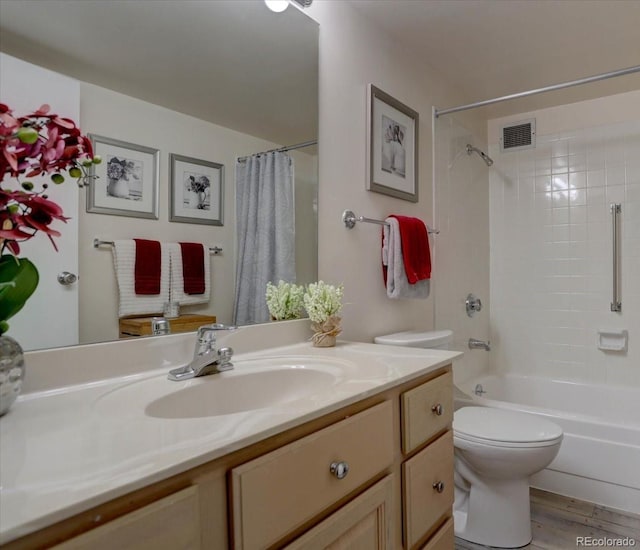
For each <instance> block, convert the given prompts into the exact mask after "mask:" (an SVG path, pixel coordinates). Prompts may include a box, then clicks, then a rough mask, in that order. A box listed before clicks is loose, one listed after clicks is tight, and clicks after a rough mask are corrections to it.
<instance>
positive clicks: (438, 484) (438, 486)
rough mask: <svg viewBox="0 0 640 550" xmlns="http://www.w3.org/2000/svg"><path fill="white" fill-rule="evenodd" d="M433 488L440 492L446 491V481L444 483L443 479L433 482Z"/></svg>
mask: <svg viewBox="0 0 640 550" xmlns="http://www.w3.org/2000/svg"><path fill="white" fill-rule="evenodd" d="M433 488H434V489H435V490H436V491H437V492H438V493H442V492H443V491H444V483H442V481H436V482H435V483H434V484H433Z"/></svg>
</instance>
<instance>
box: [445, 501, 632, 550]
mask: <svg viewBox="0 0 640 550" xmlns="http://www.w3.org/2000/svg"><path fill="white" fill-rule="evenodd" d="M531 531H532V532H533V540H532V541H531V544H529V545H527V546H525V547H524V548H525V549H528V550H572V549H578V548H587V549H588V548H594V549H597V550H599V549H603V548H625V547H623V546H615V542H614V543H613V545H610V546H591V547H588V546H585V545H578V544H577V537H593V538H597V539H613V540H614V541H615V540H616V539H624V538H626V537H629V538H630V539H633V540H634V541H635V545H633V546H632V544H633V543H631V544H629V545H628V546H626V548H635V549H636V550H640V514H632V513H630V512H622V511H619V510H613V509H611V508H607V507H605V506H599V505H597V504H592V503H590V502H584V501H582V500H576V499H574V498H569V497H563V496H560V495H555V494H553V493H547V492H545V491H540V490H538V489H531ZM618 544H620V543H618ZM455 548H456V550H481V549H484V548H487V547H486V546H481V545H479V544H473V543H471V542H467V541H464V540H461V539H458V538H456V546H455Z"/></svg>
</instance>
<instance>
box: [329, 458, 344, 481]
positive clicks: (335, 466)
mask: <svg viewBox="0 0 640 550" xmlns="http://www.w3.org/2000/svg"><path fill="white" fill-rule="evenodd" d="M329 471H330V472H331V473H332V474H333V475H334V476H336V477H337V478H338V479H344V478H345V477H347V474H348V473H349V465H348V464H347V463H346V462H332V463H331V466H329Z"/></svg>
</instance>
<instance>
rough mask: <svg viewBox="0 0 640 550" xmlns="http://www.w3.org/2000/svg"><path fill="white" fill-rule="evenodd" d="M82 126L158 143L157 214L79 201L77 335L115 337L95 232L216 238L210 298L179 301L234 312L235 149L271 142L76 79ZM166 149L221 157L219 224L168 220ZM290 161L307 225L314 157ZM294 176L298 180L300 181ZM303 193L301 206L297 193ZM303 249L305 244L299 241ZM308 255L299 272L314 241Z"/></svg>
mask: <svg viewBox="0 0 640 550" xmlns="http://www.w3.org/2000/svg"><path fill="white" fill-rule="evenodd" d="M80 98H81V99H80V102H81V117H82V130H83V132H85V133H93V134H98V135H101V136H106V137H110V138H114V139H119V140H121V141H126V142H130V143H135V144H140V145H145V146H147V147H153V148H156V149H159V150H160V190H159V194H160V213H159V219H158V220H147V219H140V218H131V217H123V216H110V215H104V214H94V213H87V212H86V211H85V208H84V205H81V207H80V213H79V218H80V240H79V242H80V327H81V328H80V341H81V343H88V342H96V341H103V340H111V339H116V338H117V337H118V314H117V308H118V305H117V295H118V294H117V285H116V279H115V273H114V268H113V260H112V256H111V252H110V250H109V249H108V248H101V249H95V248H93V239H94V237H98V238H100V239H104V240H114V239H130V238H134V237H135V238H147V239H159V240H165V241H174V242H176V241H195V242H203V243H205V244H207V245H209V246H220V247H222V248H223V253H222V255H220V256H211V258H210V261H211V274H212V294H211V300H210V302H209V304H208V305H201V306H190V307H188V308H186V307H185V308H182V310H181V311H182V312H185V313H194V312H201V313H208V314H212V315H216V316H217V318H218V320H219V321H220V322H226V323H230V322H231V318H232V312H233V297H234V288H235V286H234V273H235V240H234V233H235V192H234V189H235V186H234V167H235V159H236V157H237V156H244V155H248V154H252V153H257V152H260V151H264V150H267V149H271V148H273V147H277V146H278V144H274V143H271V142H268V141H265V140H262V139H258V138H255V137H253V136H249V135H246V134H241V133H239V132H236V131H234V130H230V129H228V128H224V127H222V126H217V125H215V124H211V123H209V122H205V121H202V120H199V119H196V118H193V117H190V116H187V115H183V114H181V113H178V112H176V111H171V110H169V109H165V108H163V107H159V106H157V105H153V104H151V103H147V102H144V101H141V100H138V99H135V98H132V97H129V96H126V95H123V94H119V93H116V92H113V91H111V90H107V89H105V88H101V87H98V86H94V85H91V84H86V83H82V86H81V94H80ZM169 153H177V154H180V155H186V156H190V157H194V158H199V159H204V160H211V161H214V162H218V163H221V164H223V165H224V226H222V227H218V226H210V225H197V224H188V223H176V222H169V221H168V219H169ZM292 156H293V157H294V159H295V161H296V168H295V170H296V182H297V189H296V196H297V206H298V203H300V211H299V212H297V222H298V231H299V233H300V234H301V235H303V236H304V235H305V232H308V227H309V226H310V225H311V226H313V221H314V220H313V217H314V213H313V205H312V201H311V200H310V199H311V198H312V197H313V194H314V192H315V185H314V182H315V181H316V176H315V174H316V160H315V157H312V156H310V155H307V154H305V153H304V152H301V151H295V152H292ZM298 182H300V185H298ZM305 198H306V199H309V202H308V203H307V204H305V208H306V210H302V200H303V199H305ZM299 248H301V249H302V250H304V247H299ZM306 250H307V251H308V254H307V256H309V258H307V259H302V260H301V261H300V264H301V265H300V270H301V271H300V273H301V280H302V279H304V280H306V281H308V280H309V277H311V275H310V273H315V271H314V268H315V256H316V254H315V247H311V246H309V247H307V248H306Z"/></svg>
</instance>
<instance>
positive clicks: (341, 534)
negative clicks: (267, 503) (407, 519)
mask: <svg viewBox="0 0 640 550" xmlns="http://www.w3.org/2000/svg"><path fill="white" fill-rule="evenodd" d="M392 498H393V497H392V483H391V476H387V477H385V478H384V479H382V480H381V481H379V482H378V483H376V484H375V485H374V486H373V487H371V489H368V490H367V491H365V492H364V493H362V494H361V495H360V496H359V497H357V498H355V499H353V500H352V501H351V502H349V503H348V504H346V505H345V506H343V507H342V508H340V510H338V511H337V512H335V513H334V514H332V515H331V516H329V517H328V518H327V519H326V520H324V521H323V522H322V523H320V524H318V525H316V526H315V527H314V528H313V529H311V530H310V531H308V532H307V533H305V534H304V535H302V536H301V537H299V538H297V539H296V540H295V541H294V542H293V543H291V544H290V545H288V546H286V547H285V549H286V550H325V549H326V550H392V548H391V543H390V531H391V521H392V518H393V512H392V510H391V502H392Z"/></svg>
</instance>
